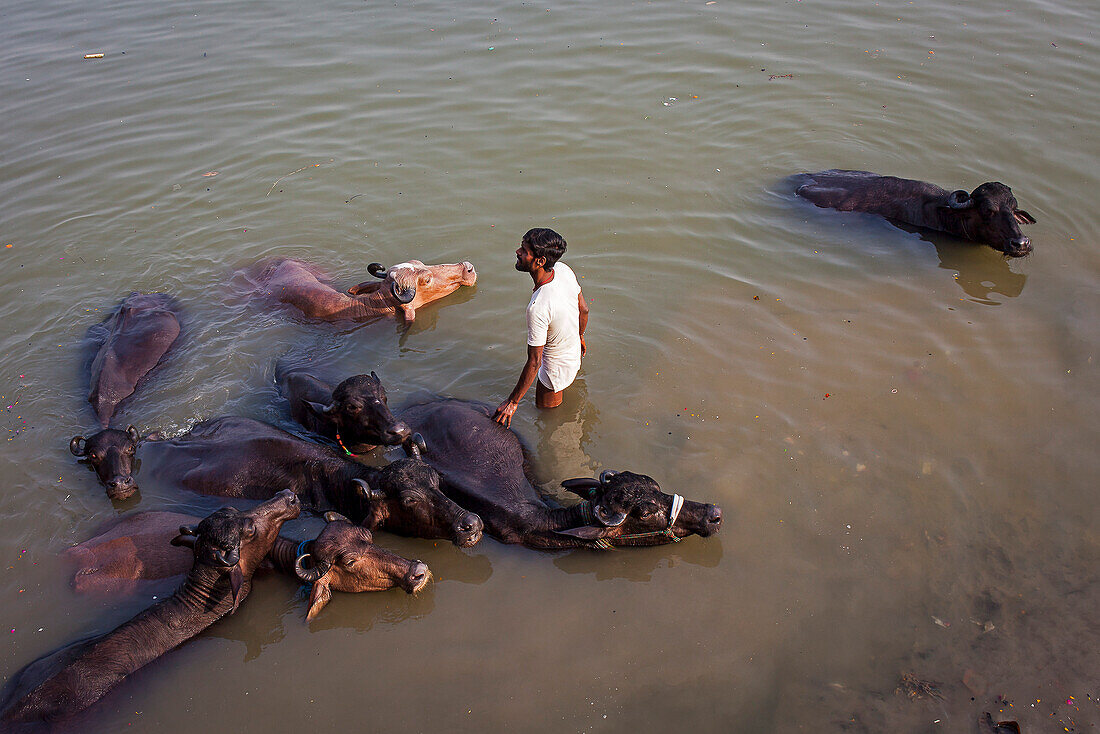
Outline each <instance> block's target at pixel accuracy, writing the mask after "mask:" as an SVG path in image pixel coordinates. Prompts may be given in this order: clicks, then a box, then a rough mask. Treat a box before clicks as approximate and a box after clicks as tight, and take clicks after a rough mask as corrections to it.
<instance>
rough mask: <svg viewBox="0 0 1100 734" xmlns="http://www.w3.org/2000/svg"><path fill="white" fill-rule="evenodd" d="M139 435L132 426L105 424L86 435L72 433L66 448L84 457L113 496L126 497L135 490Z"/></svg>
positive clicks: (122, 498) (136, 486) (113, 497)
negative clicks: (122, 428)
mask: <svg viewBox="0 0 1100 734" xmlns="http://www.w3.org/2000/svg"><path fill="white" fill-rule="evenodd" d="M140 440H141V437H140V436H138V431H137V429H136V428H134V427H133V426H130V427H129V428H127V429H126V430H125V431H120V430H118V429H117V428H105V429H103V430H102V431H99V432H98V433H93V434H92V435H91V436H90V437H89V438H84V437H83V436H73V438H72V440H71V441H69V451H71V452H72V454H73V456H77V457H79V458H81V459H84V460H85V461H87V463H88V464H89V465H91V467H92V468H93V469H95V473H96V474H97V475H98V476H99V481H101V482H103V486H104V487H106V488H107V496H108V497H110V498H111V499H112V500H125V499H129V498H130V497H133V496H134V493H135V492H137V490H138V485H137V482H136V481H135V480H134V454H135V453H136V452H137V447H138V443H139V442H140Z"/></svg>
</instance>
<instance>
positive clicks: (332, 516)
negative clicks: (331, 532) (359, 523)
mask: <svg viewBox="0 0 1100 734" xmlns="http://www.w3.org/2000/svg"><path fill="white" fill-rule="evenodd" d="M324 518H325V522H348V523H350V522H351V520H349V519H347V518H346V517H344V516H343V515H341V514H340V513H339V512H333V511H332V510H329V511H328V512H326V513H325V514H324Z"/></svg>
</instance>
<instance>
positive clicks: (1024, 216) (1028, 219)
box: [1012, 209, 1035, 224]
mask: <svg viewBox="0 0 1100 734" xmlns="http://www.w3.org/2000/svg"><path fill="white" fill-rule="evenodd" d="M1012 216H1014V217H1016V221H1017V222H1019V223H1020V224H1035V217H1033V216H1031V215H1030V214H1028V213H1027V212H1025V211H1024V210H1023V209H1017V210H1016V211H1014V212H1012Z"/></svg>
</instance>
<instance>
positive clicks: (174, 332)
mask: <svg viewBox="0 0 1100 734" xmlns="http://www.w3.org/2000/svg"><path fill="white" fill-rule="evenodd" d="M177 313H178V309H177V308H176V304H175V301H174V300H173V299H172V297H171V296H168V295H165V294H164V293H131V294H130V295H129V296H127V297H126V298H124V299H123V300H122V303H121V304H120V305H119V307H118V310H117V311H115V312H114V313H112V314H111V315H110V316H108V317H107V318H106V319H104V320H103V322H102V323H100V324H96V325H95V326H93V327H92V328H90V329H89V330H88V334H87V336H86V337H85V341H86V347H87V349H88V352H89V353H90V354H91V355H93V356H91V363H90V372H91V375H90V377H91V380H90V383H91V387H90V390H89V392H88V402H89V403H91V404H92V408H93V409H94V410H95V412H96V415H97V416H98V418H99V422H100V425H102V426H103V427H104V428H106V427H107V426H108V425H109V424H110V422H111V417H112V416H113V415H114V414H115V408H117V407H118V404H119V403H121V402H122V401H123V400H125V399H126V398H127V397H129V396H130V395H131V394H133V392H134V388H135V387H136V386H137V383H138V381H139V380H141V378H142V377H144V376H145V375H146V374H148V373H149V371H150V370H152V369H153V368H154V367H156V365H157V363H158V362H159V361H160V359H161V357H163V356H164V353H165V352H166V351H168V348H169V347H170V346H172V343H173V342H174V341H175V340H176V337H177V336H179V333H180V323H179V318H178V316H177Z"/></svg>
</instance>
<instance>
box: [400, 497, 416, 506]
mask: <svg viewBox="0 0 1100 734" xmlns="http://www.w3.org/2000/svg"><path fill="white" fill-rule="evenodd" d="M401 504H402V505H404V506H405V507H412V506H414V505H415V504H416V497H413V496H412V495H406V496H404V497H402V498H401Z"/></svg>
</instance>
